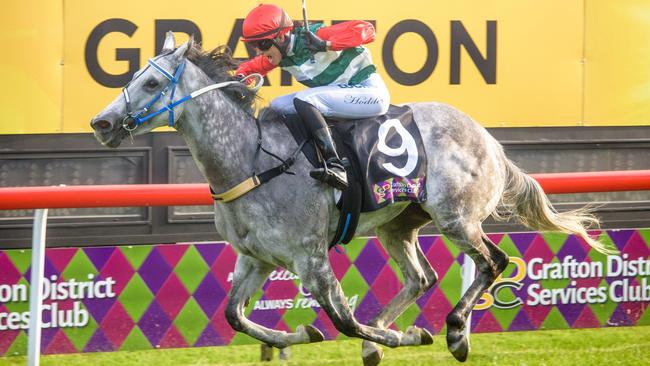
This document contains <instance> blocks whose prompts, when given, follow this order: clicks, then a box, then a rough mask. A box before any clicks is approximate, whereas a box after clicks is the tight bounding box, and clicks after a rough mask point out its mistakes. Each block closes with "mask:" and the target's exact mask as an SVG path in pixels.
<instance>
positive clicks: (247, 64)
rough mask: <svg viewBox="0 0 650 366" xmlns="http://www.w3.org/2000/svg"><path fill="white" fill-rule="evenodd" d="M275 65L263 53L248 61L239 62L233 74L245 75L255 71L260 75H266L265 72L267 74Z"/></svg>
mask: <svg viewBox="0 0 650 366" xmlns="http://www.w3.org/2000/svg"><path fill="white" fill-rule="evenodd" d="M276 67H277V65H273V64H272V63H271V61H269V59H268V57H266V56H264V55H258V56H256V57H253V58H252V59H250V60H248V61H244V62H242V63H241V64H239V67H238V68H237V71H235V75H241V76H247V75H250V74H255V73H257V74H260V75H262V76H266V74H268V73H269V72H270V71H271V70H273V69H275V68H276Z"/></svg>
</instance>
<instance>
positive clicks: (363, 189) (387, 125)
mask: <svg viewBox="0 0 650 366" xmlns="http://www.w3.org/2000/svg"><path fill="white" fill-rule="evenodd" d="M283 121H284V123H285V124H286V125H287V127H288V128H289V130H290V131H291V134H292V135H293V137H294V139H295V140H296V142H297V143H298V145H300V144H301V143H303V141H305V140H308V141H307V143H305V144H304V145H303V148H302V152H303V154H305V156H306V157H307V159H308V160H309V162H310V163H311V164H312V165H313V166H314V167H320V166H321V164H322V163H320V162H319V158H318V154H317V152H316V147H315V145H314V144H313V142H312V141H309V137H308V136H309V133H308V132H307V129H306V127H305V126H304V124H303V123H302V121H301V120H300V118H299V117H298V115H294V114H290V115H285V116H284V118H283ZM327 122H328V125H329V127H330V129H331V131H332V137H333V139H334V142H335V144H336V150H337V152H338V154H339V156H340V157H341V158H345V159H347V161H348V163H347V166H346V171H347V178H348V185H349V186H348V189H347V190H346V191H344V192H342V196H341V199H340V200H339V201H338V202H337V207H338V208H339V210H340V211H341V215H340V219H339V225H338V229H337V233H336V235H335V236H334V239H333V241H332V242H331V243H330V247H333V246H335V245H337V244H340V243H343V244H347V243H348V242H349V241H350V240H352V237H353V236H354V232H355V230H356V227H357V223H358V220H359V214H360V213H361V212H371V211H375V210H378V209H380V208H383V207H385V206H387V205H389V204H391V203H394V202H400V201H411V202H417V203H421V202H424V201H426V199H427V192H426V184H425V183H426V166H427V156H426V153H425V151H424V147H423V144H422V137H421V136H420V131H419V129H418V127H417V125H416V123H415V122H414V120H413V112H412V111H411V109H410V108H409V107H406V106H404V107H398V106H392V105H391V106H390V108H389V109H388V112H387V113H386V114H384V115H381V116H378V117H372V118H365V119H358V120H339V119H337V120H332V119H328V120H327Z"/></svg>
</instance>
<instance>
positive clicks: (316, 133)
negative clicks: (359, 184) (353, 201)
mask: <svg viewBox="0 0 650 366" xmlns="http://www.w3.org/2000/svg"><path fill="white" fill-rule="evenodd" d="M293 105H294V106H295V107H296V111H297V112H298V115H300V118H302V120H303V121H305V124H306V125H307V128H308V129H309V132H310V133H311V134H312V136H313V137H314V140H315V141H316V145H318V148H319V149H320V151H321V152H322V153H323V156H324V158H325V164H324V166H323V167H322V168H318V169H314V170H312V171H311V172H309V175H310V176H311V177H312V178H314V179H317V180H320V181H322V182H324V183H327V184H329V185H330V186H332V187H334V188H336V189H341V190H343V189H345V188H347V187H348V178H347V174H346V173H345V168H344V167H343V163H342V162H341V159H339V156H338V154H337V153H336V149H335V148H334V142H333V141H332V136H331V135H330V132H329V129H328V128H327V123H326V122H325V118H323V115H322V114H321V113H320V111H319V110H318V109H317V108H316V107H314V106H313V105H311V104H309V103H307V102H305V101H302V100H300V99H294V100H293Z"/></svg>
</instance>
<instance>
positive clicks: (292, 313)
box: [0, 229, 650, 356]
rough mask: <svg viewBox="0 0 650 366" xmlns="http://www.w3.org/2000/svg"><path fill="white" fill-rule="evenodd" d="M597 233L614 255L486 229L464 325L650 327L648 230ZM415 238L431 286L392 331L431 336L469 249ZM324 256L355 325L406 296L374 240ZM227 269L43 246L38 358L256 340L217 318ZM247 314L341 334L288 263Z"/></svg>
mask: <svg viewBox="0 0 650 366" xmlns="http://www.w3.org/2000/svg"><path fill="white" fill-rule="evenodd" d="M595 234H598V233H595ZM599 235H600V239H601V240H603V241H606V242H610V243H613V244H614V245H616V247H617V248H618V249H619V250H620V251H621V256H604V255H601V254H599V253H597V252H595V251H593V250H591V249H590V248H589V247H588V246H587V245H586V244H585V243H584V242H582V241H581V240H579V239H577V238H576V237H573V236H566V235H561V234H540V233H513V234H492V235H490V237H491V239H492V240H493V241H494V242H495V243H498V245H499V246H500V247H501V248H502V249H504V250H505V251H506V252H507V253H508V254H509V255H510V256H511V264H510V266H509V267H508V269H507V270H506V272H504V274H503V275H502V276H501V277H500V278H499V279H498V280H497V282H496V283H495V284H494V285H493V286H492V288H490V290H488V291H486V293H485V294H484V295H483V298H482V299H481V301H480V302H479V304H478V305H477V307H476V309H475V311H474V312H473V313H472V331H473V332H501V331H517V330H537V329H563V328H583V327H605V326H629V325H642V324H644V325H650V311H647V307H648V305H649V304H650V230H648V229H646V230H611V231H603V232H602V233H599ZM419 241H420V245H421V247H422V250H423V252H424V253H425V254H426V256H427V258H428V259H429V261H430V262H431V264H432V265H433V267H434V269H435V270H436V271H437V272H438V276H439V279H440V281H439V283H438V285H436V286H435V287H434V288H432V289H431V290H430V291H428V292H427V293H425V294H424V295H423V296H422V297H421V298H420V299H419V300H417V302H416V303H415V304H414V305H413V306H411V307H410V308H409V309H408V310H407V311H406V312H405V313H404V314H403V315H402V316H401V317H400V318H399V319H398V320H397V322H396V323H395V327H397V328H399V329H405V328H406V327H407V326H409V325H411V324H415V325H417V326H421V327H424V328H427V329H428V330H430V331H431V332H433V333H435V334H439V333H441V332H442V331H443V328H444V326H445V317H446V316H447V314H448V312H449V311H450V310H451V309H452V307H453V306H454V305H455V304H456V302H457V301H458V299H459V298H460V295H461V294H460V288H461V276H460V273H461V266H462V263H463V259H464V255H463V254H461V253H459V251H458V249H456V247H455V246H454V245H453V244H451V243H450V242H449V241H448V240H447V239H446V238H444V237H440V236H421V237H420V238H419ZM330 260H331V263H332V266H333V268H334V271H335V273H336V275H337V277H338V278H339V280H340V281H341V284H342V286H343V290H344V292H345V294H346V296H347V301H348V304H349V305H350V307H351V308H352V309H353V310H354V312H355V315H356V317H357V319H358V320H359V321H361V322H363V323H366V322H368V321H369V320H371V319H372V318H373V317H374V316H375V315H376V314H378V312H379V311H380V309H381V308H382V307H383V306H385V305H386V304H387V303H388V301H389V300H390V299H391V298H392V297H393V296H394V295H396V294H397V292H398V291H399V289H400V288H401V285H400V280H399V278H400V274H399V271H398V269H397V268H396V266H395V264H394V263H393V262H392V261H389V260H388V255H387V253H386V252H385V250H384V249H383V248H382V247H381V245H380V243H379V242H378V241H377V239H375V238H359V239H355V240H354V241H352V242H351V243H350V244H349V245H347V246H346V247H345V249H344V250H342V251H341V252H340V253H338V252H337V251H334V250H332V251H331V253H330ZM234 263H235V253H234V251H233V250H232V248H231V247H230V246H229V245H227V244H226V243H201V244H171V245H146V246H120V247H96V248H83V249H82V248H60V249H59V248H56V249H48V250H47V253H46V259H45V274H46V275H45V279H46V281H45V294H44V296H45V302H44V304H45V305H44V309H43V321H44V323H43V339H42V346H43V348H42V349H43V352H44V353H70V352H95V351H117V350H134V349H150V348H172V347H199V346H215V345H227V344H241V343H254V342H256V341H255V340H253V339H252V338H249V337H248V336H245V335H242V334H240V333H235V332H234V331H233V330H232V329H231V328H230V326H229V325H228V323H227V322H226V319H225V317H224V309H225V306H226V301H227V300H226V296H227V292H228V290H229V289H230V287H231V281H232V271H233V268H234ZM29 265H30V252H29V251H26V250H6V251H0V268H2V269H3V270H2V272H0V356H3V355H13V354H24V353H25V352H26V343H27V337H26V333H25V329H26V328H27V324H28V320H29V312H28V293H29V289H28V287H29V286H28V284H29V270H30V269H29ZM247 314H248V316H249V317H250V319H251V320H253V321H255V322H258V323H260V324H262V325H264V326H266V327H270V328H274V329H280V330H286V331H291V330H293V329H295V328H296V326H298V325H300V324H312V325H314V326H315V327H317V328H318V329H320V330H321V331H322V332H323V334H324V335H325V337H326V338H327V339H336V338H339V337H342V335H341V334H339V332H338V331H337V330H336V328H335V327H334V326H333V324H332V323H331V322H330V320H329V319H328V318H327V316H326V314H325V312H324V311H323V310H322V309H321V308H320V307H319V305H318V304H317V303H316V302H315V301H314V300H313V299H312V297H311V295H310V293H309V292H308V291H306V290H305V289H304V288H303V287H302V286H301V284H300V281H299V279H298V278H297V277H296V276H295V275H294V274H292V273H291V272H288V271H286V270H283V269H277V270H276V271H274V272H272V273H271V274H270V276H269V279H268V281H267V282H266V283H265V285H264V286H263V291H260V292H258V293H257V295H256V296H255V297H254V298H252V299H251V302H250V306H249V308H248V309H247Z"/></svg>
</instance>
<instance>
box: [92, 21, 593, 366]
mask: <svg viewBox="0 0 650 366" xmlns="http://www.w3.org/2000/svg"><path fill="white" fill-rule="evenodd" d="M175 47H176V45H175V40H174V37H173V35H172V34H171V33H169V34H168V35H167V38H166V40H165V44H164V49H163V52H162V54H161V55H159V56H157V57H156V58H155V59H152V60H153V61H152V60H150V63H149V66H147V67H146V68H143V69H142V70H140V71H139V72H138V73H136V74H135V75H134V78H133V80H132V81H131V82H130V83H129V84H128V85H127V86H126V87H125V89H124V92H123V95H120V96H118V97H117V98H116V99H115V100H114V101H113V102H112V103H111V104H110V105H109V106H108V107H106V108H105V109H104V110H103V111H101V112H100V113H99V114H98V115H97V116H96V117H95V118H94V119H93V120H92V121H91V126H92V128H93V129H94V131H95V138H96V139H97V140H98V141H99V142H100V143H102V144H103V145H105V146H107V147H111V148H115V147H117V146H118V145H119V144H120V142H121V141H122V140H123V139H124V138H125V137H126V136H129V134H132V135H133V136H137V135H140V134H143V133H146V132H149V131H150V130H152V129H154V128H156V127H160V126H163V125H166V124H167V123H169V122H173V123H174V127H175V129H176V130H177V131H178V132H179V133H180V134H181V135H182V136H183V138H184V139H185V141H186V143H187V146H188V147H189V149H190V151H191V153H192V156H193V157H194V160H195V161H196V164H197V165H198V167H199V169H200V170H201V172H202V173H203V175H204V176H205V178H206V179H207V181H208V182H209V184H210V185H211V187H213V188H214V189H215V191H217V193H219V192H223V191H226V190H228V189H230V188H232V187H234V186H237V185H238V184H239V183H240V182H243V181H246V180H247V179H248V178H250V177H251V172H253V171H255V170H256V169H259V170H265V169H269V168H271V167H273V166H276V165H277V164H278V162H277V160H276V158H274V157H272V156H271V155H269V154H265V153H261V154H260V153H258V151H257V139H258V127H257V126H256V123H257V122H256V120H255V117H254V115H253V113H254V103H255V99H256V96H255V92H254V91H253V90H251V89H250V88H248V87H246V86H245V85H243V84H241V83H239V82H236V81H234V80H235V79H234V78H233V77H232V76H231V75H232V70H233V68H234V67H235V66H236V62H235V61H234V60H233V59H232V58H231V56H230V54H229V53H228V52H224V51H223V48H218V49H215V50H213V51H211V52H204V51H203V50H202V49H201V48H200V47H199V46H197V45H195V44H194V42H193V41H192V40H191V39H190V41H188V42H187V43H185V44H183V45H181V46H180V47H178V48H175ZM183 68H184V71H183V73H182V74H181V73H179V72H178V71H179V69H183ZM224 82H225V83H224ZM215 83H216V86H215ZM172 84H173V86H171V93H170V85H172ZM165 85H167V86H165ZM210 86H212V87H210ZM205 87H209V88H208V89H202V88H205ZM161 90H164V92H161ZM198 90H203V91H205V90H209V92H208V93H205V95H202V96H197V97H196V98H188V97H186V98H184V99H185V100H184V101H183V102H178V100H179V99H178V98H180V96H190V95H191V93H195V94H197V93H196V91H198ZM170 94H172V95H173V94H175V95H176V97H173V98H176V99H175V100H174V102H173V103H172V101H171V99H170V98H169V95H170ZM409 106H410V108H411V109H412V110H413V115H414V119H415V122H416V123H417V126H418V127H419V129H420V132H421V135H422V138H423V141H424V144H425V146H424V148H425V151H426V153H427V155H428V157H429V159H428V166H427V176H428V179H427V183H426V188H427V191H428V200H427V201H426V202H425V203H422V204H413V203H397V204H393V205H391V206H387V207H385V208H382V209H380V210H378V211H375V212H371V213H365V214H362V216H361V219H360V223H359V228H358V230H359V231H360V232H368V231H369V230H371V229H373V228H374V229H375V230H376V234H377V236H378V238H379V239H380V241H381V243H382V245H383V246H384V247H385V248H386V250H387V252H388V253H389V255H390V257H391V258H392V259H393V260H394V261H395V262H396V263H397V265H398V266H399V268H400V270H401V272H402V273H403V275H404V286H403V288H402V289H401V290H400V291H399V293H398V294H397V295H396V296H395V297H394V298H393V299H392V300H391V301H390V303H389V304H388V305H387V306H386V307H385V308H384V309H383V310H381V312H380V313H379V314H378V315H377V316H376V317H375V318H374V319H373V320H372V321H371V322H370V323H369V324H367V325H364V324H360V323H359V322H358V321H357V320H356V319H355V317H354V315H353V313H352V311H351V309H350V308H349V306H348V304H347V302H346V298H345V296H344V294H343V291H342V289H341V286H340V284H339V282H338V281H337V279H336V277H335V276H334V272H333V271H332V268H331V266H330V263H329V260H328V244H329V242H330V240H331V239H332V237H333V236H334V233H335V229H336V225H337V221H338V211H337V208H336V205H335V200H334V191H333V189H332V188H329V187H327V186H325V185H324V184H322V183H320V182H319V181H316V180H314V179H312V178H310V177H309V171H310V170H311V168H312V167H311V166H310V163H309V162H308V161H307V159H306V158H305V157H304V156H303V155H302V154H301V155H298V156H297V158H296V161H295V164H294V165H293V166H292V167H291V171H292V172H293V173H295V174H294V175H290V174H281V175H279V176H277V177H276V178H274V179H272V180H270V181H269V182H268V183H266V184H263V185H260V186H258V187H257V188H255V189H253V190H251V191H250V192H248V193H246V194H244V195H243V196H241V197H239V198H238V199H235V200H232V201H230V202H215V204H214V212H215V224H216V229H217V232H218V233H219V234H220V235H221V236H222V237H223V238H224V239H225V240H227V241H228V242H229V243H231V245H232V246H233V248H234V249H235V251H236V252H237V254H238V256H237V263H236V265H235V271H234V277H233V281H232V289H231V291H230V293H229V300H228V305H227V308H226V313H225V316H226V318H227V320H228V322H229V324H230V325H231V326H232V328H233V329H235V330H236V331H239V332H244V333H246V334H248V335H250V336H252V337H254V338H256V339H258V340H260V341H262V342H264V343H266V344H268V345H271V346H275V347H278V348H282V347H287V346H290V345H292V344H301V343H310V342H318V341H322V340H323V336H322V334H321V332H320V331H319V330H317V329H316V328H314V327H312V326H309V325H307V326H299V327H297V329H296V330H295V332H291V333H287V332H284V331H277V330H273V329H268V328H266V327H263V326H261V325H259V324H256V323H254V322H252V321H251V320H249V319H247V318H246V316H245V314H244V309H245V307H246V306H247V305H248V301H249V299H250V298H251V296H252V295H253V294H254V293H255V292H256V291H257V290H258V289H259V288H260V286H261V285H262V284H263V283H264V281H265V280H266V278H267V276H268V275H269V273H270V272H271V271H272V270H273V269H274V268H276V267H277V266H282V267H284V268H286V269H288V270H290V271H291V272H293V273H295V274H296V275H298V276H299V277H300V280H301V281H302V284H303V286H304V287H305V288H306V289H307V290H308V291H310V292H311V294H312V296H313V297H314V299H315V300H316V301H318V303H319V304H320V306H321V307H322V308H323V309H324V310H325V312H326V313H327V315H328V316H329V317H330V319H331V320H332V322H333V324H334V325H335V326H336V328H337V329H338V330H339V331H340V332H342V333H343V334H345V335H347V336H350V337H359V338H362V339H363V340H364V341H363V345H362V358H363V362H364V364H366V365H376V364H378V363H380V362H381V359H382V357H383V351H382V350H381V348H380V346H379V345H385V346H388V347H398V346H416V345H422V344H430V343H432V337H431V334H430V333H429V332H428V331H426V330H424V329H421V328H418V327H415V326H411V327H409V328H408V329H406V330H405V331H404V332H400V331H395V330H391V329H388V327H389V326H390V324H391V323H393V322H394V321H395V319H396V318H397V317H398V316H399V315H400V314H401V313H402V312H403V311H404V310H406V309H407V308H408V307H409V306H410V305H411V304H412V303H413V302H414V301H415V300H416V299H417V298H418V297H419V296H420V295H422V294H423V293H424V292H425V291H427V290H428V289H430V288H431V287H432V286H434V285H435V284H436V281H437V279H438V276H437V274H436V272H435V270H434V269H433V268H432V267H431V265H430V264H429V262H428V261H427V259H426V258H425V256H424V254H423V253H422V250H421V249H420V246H419V244H418V240H417V236H418V231H419V229H420V228H422V227H423V226H425V225H427V224H428V223H430V222H433V223H435V225H436V226H437V227H438V228H439V230H440V231H441V232H442V233H443V234H444V235H446V236H447V237H448V238H449V239H450V240H452V241H453V242H454V243H455V244H456V245H457V246H458V248H460V250H462V251H463V252H464V253H466V254H468V255H469V256H470V257H471V258H472V259H473V260H474V262H475V263H476V265H477V277H476V279H475V280H474V282H473V283H472V285H471V286H470V288H469V289H468V290H467V291H466V292H465V294H464V295H463V296H462V298H461V299H460V301H459V302H458V304H457V305H456V306H455V307H454V308H453V310H452V311H451V312H450V313H449V314H448V316H447V319H446V322H447V346H448V349H449V350H450V351H451V353H452V354H453V356H454V357H455V358H456V359H458V360H459V361H464V360H465V359H466V358H467V355H468V352H469V345H468V341H467V338H466V337H465V335H464V333H463V330H464V329H465V327H466V326H467V317H468V315H469V313H470V311H471V310H472V308H473V307H474V305H475V304H476V303H477V301H478V300H479V298H480V296H481V294H482V293H483V291H485V290H486V289H487V288H488V287H489V286H490V285H491V284H492V283H493V282H494V280H495V279H496V278H497V276H498V275H499V274H500V273H501V272H502V271H504V269H505V268H506V266H507V265H508V256H507V255H506V254H505V253H504V252H503V251H502V250H501V249H499V248H498V247H497V246H496V245H495V244H494V243H493V242H491V241H490V239H489V238H488V236H487V235H486V234H485V233H484V232H483V230H482V228H481V223H482V222H483V221H484V220H485V219H486V218H487V217H488V216H490V215H492V216H495V217H497V218H501V219H503V218H505V217H506V216H507V217H514V218H516V219H518V220H519V221H520V222H521V223H523V224H525V225H526V226H528V227H530V228H533V229H535V230H553V231H561V232H565V233H570V234H576V235H578V236H580V237H581V238H583V239H584V240H585V241H586V242H587V243H589V244H590V245H591V246H593V247H594V248H596V249H598V250H601V251H602V250H605V248H604V247H603V245H602V244H601V243H599V242H597V241H595V240H594V239H592V238H590V237H589V235H588V234H587V232H586V230H585V227H586V226H588V225H592V224H597V223H598V222H597V220H596V219H595V218H594V217H592V216H591V215H589V214H588V213H587V212H586V211H584V210H582V211H572V212H565V213H558V212H557V211H555V210H554V209H553V207H552V206H551V204H550V203H549V200H548V199H547V197H546V196H545V194H544V193H543V191H542V189H541V188H540V186H539V185H538V184H537V183H536V182H535V180H533V179H532V178H530V177H529V176H527V175H526V174H524V173H522V172H521V171H520V170H519V169H518V168H517V167H516V166H515V165H513V163H512V162H510V161H509V160H508V159H507V158H506V156H505V155H504V152H503V149H502V147H501V145H500V144H499V143H498V142H497V141H496V140H495V139H494V138H493V137H492V136H490V135H489V134H488V132H487V131H486V130H485V129H484V128H483V127H481V125H479V124H478V123H476V122H475V121H473V120H472V119H471V118H470V117H468V116H466V115H465V114H463V113H462V112H460V111H458V110H456V109H454V108H452V107H450V106H448V105H445V104H441V103H413V104H409ZM145 107H146V108H145ZM154 110H157V112H153V111H154ZM172 110H173V112H171V111H172ZM134 111H138V112H137V113H136V112H134ZM259 127H260V132H261V138H262V139H261V141H262V146H263V147H264V148H265V149H266V150H268V151H270V152H272V153H273V154H275V155H277V156H278V157H284V158H287V157H289V156H291V155H292V153H293V152H294V151H295V150H296V149H297V144H296V142H295V141H294V139H293V138H292V137H291V134H290V133H289V131H288V129H287V128H286V127H285V125H284V124H283V123H282V122H281V121H280V116H279V115H277V114H276V113H275V112H274V111H273V110H271V109H264V110H262V111H261V112H260V115H259ZM259 170H258V171H259ZM497 209H498V210H497Z"/></svg>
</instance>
